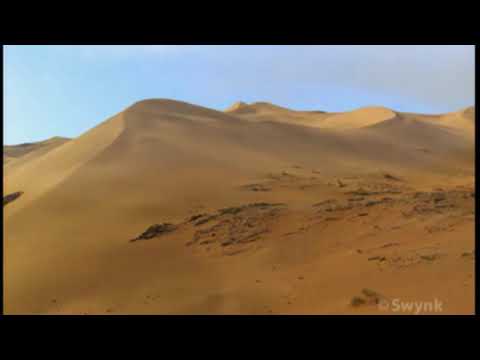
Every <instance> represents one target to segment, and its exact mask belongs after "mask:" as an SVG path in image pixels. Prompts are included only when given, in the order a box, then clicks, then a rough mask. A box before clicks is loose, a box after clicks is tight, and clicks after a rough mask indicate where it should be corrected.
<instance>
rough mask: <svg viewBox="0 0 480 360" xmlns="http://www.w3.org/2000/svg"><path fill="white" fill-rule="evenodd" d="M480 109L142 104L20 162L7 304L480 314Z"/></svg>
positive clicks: (70, 308) (74, 308) (114, 309)
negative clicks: (478, 218)
mask: <svg viewBox="0 0 480 360" xmlns="http://www.w3.org/2000/svg"><path fill="white" fill-rule="evenodd" d="M468 116H469V113H468V112H467V113H465V111H462V112H459V113H454V114H446V115H444V116H442V117H439V119H440V120H441V121H440V120H439V121H434V119H432V118H431V117H425V116H421V115H415V114H399V113H395V112H393V111H391V110H388V109H383V108H368V109H360V110H357V111H353V112H351V113H345V114H328V113H322V112H295V111H292V110H289V109H285V108H281V107H277V106H275V105H271V104H267V103H256V104H252V105H247V104H238V105H236V106H234V107H233V108H231V109H229V110H228V111H225V112H219V111H215V110H211V109H207V108H203V107H199V106H195V105H191V104H187V103H182V102H177V101H170V100H147V101H142V102H139V103H136V104H134V105H133V106H131V107H129V108H128V109H126V110H125V111H123V112H121V113H119V114H117V115H116V116H114V117H112V118H111V119H109V120H108V121H106V122H105V123H102V124H101V125H99V126H98V127H96V128H94V129H92V130H91V131H89V132H87V133H85V134H84V135H82V136H81V137H79V138H77V139H74V140H72V141H69V142H68V143H65V144H63V145H62V146H59V147H57V148H56V149H53V150H52V151H48V152H46V153H44V154H42V155H41V156H38V157H34V158H32V159H30V160H29V161H26V162H25V163H24V164H23V165H22V166H21V167H20V166H19V167H16V168H13V167H12V168H11V169H10V170H9V171H7V173H6V176H5V178H4V193H5V194H9V193H13V192H17V191H22V192H23V194H22V196H20V197H19V198H17V199H16V200H14V201H12V202H11V203H9V204H8V205H6V206H5V207H4V213H5V214H4V220H5V226H4V239H5V241H4V254H5V257H4V263H5V268H4V269H5V274H4V293H5V304H4V310H5V311H6V312H7V313H89V314H91V313H100V314H105V313H107V314H108V313H181V314H191V313H194V314H198V313H202V314H203V313H208V314H222V313H241V314H245V313H248V314H269V313H382V310H380V309H379V308H378V306H376V305H372V304H369V302H371V299H374V300H375V299H377V300H378V299H380V298H381V299H384V298H385V299H388V300H389V301H391V300H392V299H396V298H400V299H402V300H404V301H410V300H417V301H430V300H432V299H433V298H434V297H436V298H438V299H440V300H441V301H443V303H444V309H443V313H471V312H473V308H474V305H473V304H474V302H473V283H474V279H473V270H474V259H473V256H472V255H471V252H472V250H473V246H474V233H473V232H474V225H473V224H474V213H473V202H474V197H472V192H473V182H474V177H473V176H474V175H473V174H474V171H473V160H474V146H473V145H474V137H473V127H470V126H467V125H465V124H466V123H467V121H469V120H468ZM470 122H472V121H470ZM15 161H17V160H15ZM6 166H8V164H7V165H6ZM438 188H441V189H438ZM258 203H263V204H258ZM280 203H281V204H283V205H279V204H280ZM249 204H250V206H248V205H249ZM252 204H257V205H252ZM225 208H230V209H228V210H222V209H225ZM195 215H197V216H195ZM192 216H194V218H195V219H194V220H191V219H192ZM164 222H168V223H172V224H173V225H172V226H174V230H173V231H170V232H166V233H165V234H159V236H156V237H153V238H151V239H148V240H141V241H135V242H130V240H131V239H133V238H135V237H137V236H139V235H140V234H141V233H142V232H143V231H145V230H146V229H147V228H148V227H149V226H151V225H153V224H157V223H164ZM159 228H160V229H162V227H159ZM375 257H377V258H376V259H373V260H372V259H371V258H375ZM363 288H368V289H373V291H374V293H375V295H374V296H373V295H372V294H371V293H369V294H370V296H366V295H364V294H363V295H362V289H363ZM367 293H368V292H367ZM355 296H358V297H363V298H365V299H364V301H365V302H366V303H365V304H363V303H362V304H358V305H351V304H350V302H351V300H352V299H353V298H354V297H355ZM359 302H360V303H361V302H362V301H360V300H359Z"/></svg>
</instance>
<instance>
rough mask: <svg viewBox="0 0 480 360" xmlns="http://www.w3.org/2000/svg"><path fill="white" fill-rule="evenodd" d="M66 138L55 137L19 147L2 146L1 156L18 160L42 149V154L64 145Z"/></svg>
mask: <svg viewBox="0 0 480 360" xmlns="http://www.w3.org/2000/svg"><path fill="white" fill-rule="evenodd" d="M68 140H70V139H68V138H64V137H60V136H55V137H52V138H50V139H47V140H44V141H39V142H34V143H25V144H19V145H4V146H3V154H4V155H6V156H8V157H11V158H20V157H23V156H25V155H27V154H29V153H31V152H37V151H38V150H40V149H42V150H43V153H45V152H47V151H49V150H51V149H54V148H55V147H57V146H60V145H62V144H64V143H66V142H67V141H68Z"/></svg>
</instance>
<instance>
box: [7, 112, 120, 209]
mask: <svg viewBox="0 0 480 360" xmlns="http://www.w3.org/2000/svg"><path fill="white" fill-rule="evenodd" d="M122 127H123V122H122V119H121V115H120V116H117V117H114V118H112V119H109V120H107V121H106V122H104V123H102V124H101V125H99V126H97V127H96V128H94V129H92V130H90V131H88V132H87V133H85V134H84V135H82V136H80V137H79V138H77V139H74V140H71V141H69V142H66V143H64V144H62V145H61V146H57V147H55V148H54V149H52V150H50V151H48V152H46V153H45V154H39V155H38V156H36V155H37V154H35V152H36V151H34V152H32V153H30V154H31V155H32V158H31V159H27V160H28V161H26V162H25V163H23V162H22V163H19V164H18V166H17V164H16V162H17V161H19V162H20V160H21V159H18V160H16V161H15V164H14V163H12V167H11V168H6V169H5V177H4V181H3V191H4V193H5V194H8V193H12V192H16V191H23V192H25V196H24V197H22V201H17V202H15V203H14V204H12V205H11V206H10V209H9V211H8V212H7V213H6V214H5V217H6V218H8V217H9V216H10V215H12V214H14V213H15V212H16V211H17V210H19V209H21V208H23V206H24V205H26V204H28V203H29V202H32V201H34V200H35V199H37V198H38V197H40V196H42V195H43V194H45V193H46V192H48V191H49V190H51V189H53V188H54V187H55V186H56V185H58V184H59V183H61V182H62V181H63V180H64V179H66V178H67V177H68V176H69V175H70V174H71V173H72V172H73V171H74V170H75V169H77V168H78V167H80V166H81V165H82V164H84V163H86V162H87V161H89V160H90V159H92V158H94V157H95V156H97V155H98V154H100V153H101V151H102V150H103V149H104V148H105V147H107V146H108V145H109V144H110V143H111V142H112V141H113V140H114V139H115V138H116V137H117V136H118V134H119V133H120V132H121V130H122ZM39 150H40V149H39ZM39 150H37V151H39ZM25 156H28V154H27V155H25ZM13 165H15V166H13ZM7 166H8V165H7ZM39 174H41V176H39Z"/></svg>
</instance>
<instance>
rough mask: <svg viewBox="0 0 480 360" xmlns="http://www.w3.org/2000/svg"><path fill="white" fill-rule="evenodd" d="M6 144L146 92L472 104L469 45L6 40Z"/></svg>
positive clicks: (299, 104)
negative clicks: (92, 43)
mask: <svg viewBox="0 0 480 360" xmlns="http://www.w3.org/2000/svg"><path fill="white" fill-rule="evenodd" d="M4 66H5V72H4V74H5V82H4V93H5V95H4V104H5V110H4V119H5V122H4V134H5V135H4V144H9V145H10V144H19V143H26V142H35V141H41V140H45V139H48V138H51V137H53V136H61V137H69V138H71V137H76V136H79V135H80V134H82V133H83V132H85V131H87V130H89V129H90V128H92V127H94V126H96V125H98V124H99V123H100V122H102V121H104V120H105V119H106V118H108V117H109V116H112V115H114V114H115V113H117V112H119V111H122V110H123V109H125V108H126V107H128V106H130V105H131V104H133V103H135V102H137V101H140V100H144V99H149V98H168V99H173V100H178V101H185V102H189V103H193V104H196V105H201V106H205V107H209V108H213V109H216V110H225V109H226V108H227V107H229V106H230V105H232V104H233V103H235V102H238V101H244V102H247V103H251V102H262V101H265V102H271V103H274V104H276V105H280V106H284V107H288V108H291V109H294V110H317V111H327V112H340V111H349V110H353V109H356V108H360V107H366V106H383V107H387V108H391V109H393V110H396V111H403V112H416V113H430V114H438V113H446V112H452V111H457V110H460V109H462V108H466V107H469V106H474V78H475V69H474V46H473V45H465V46H464V45H462V46H421V45H415V46H413V45H411V46H410V45H403V46H390V45H388V46H386V45H379V46H371V45H359V46H162V45H155V46H5V55H4Z"/></svg>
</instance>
